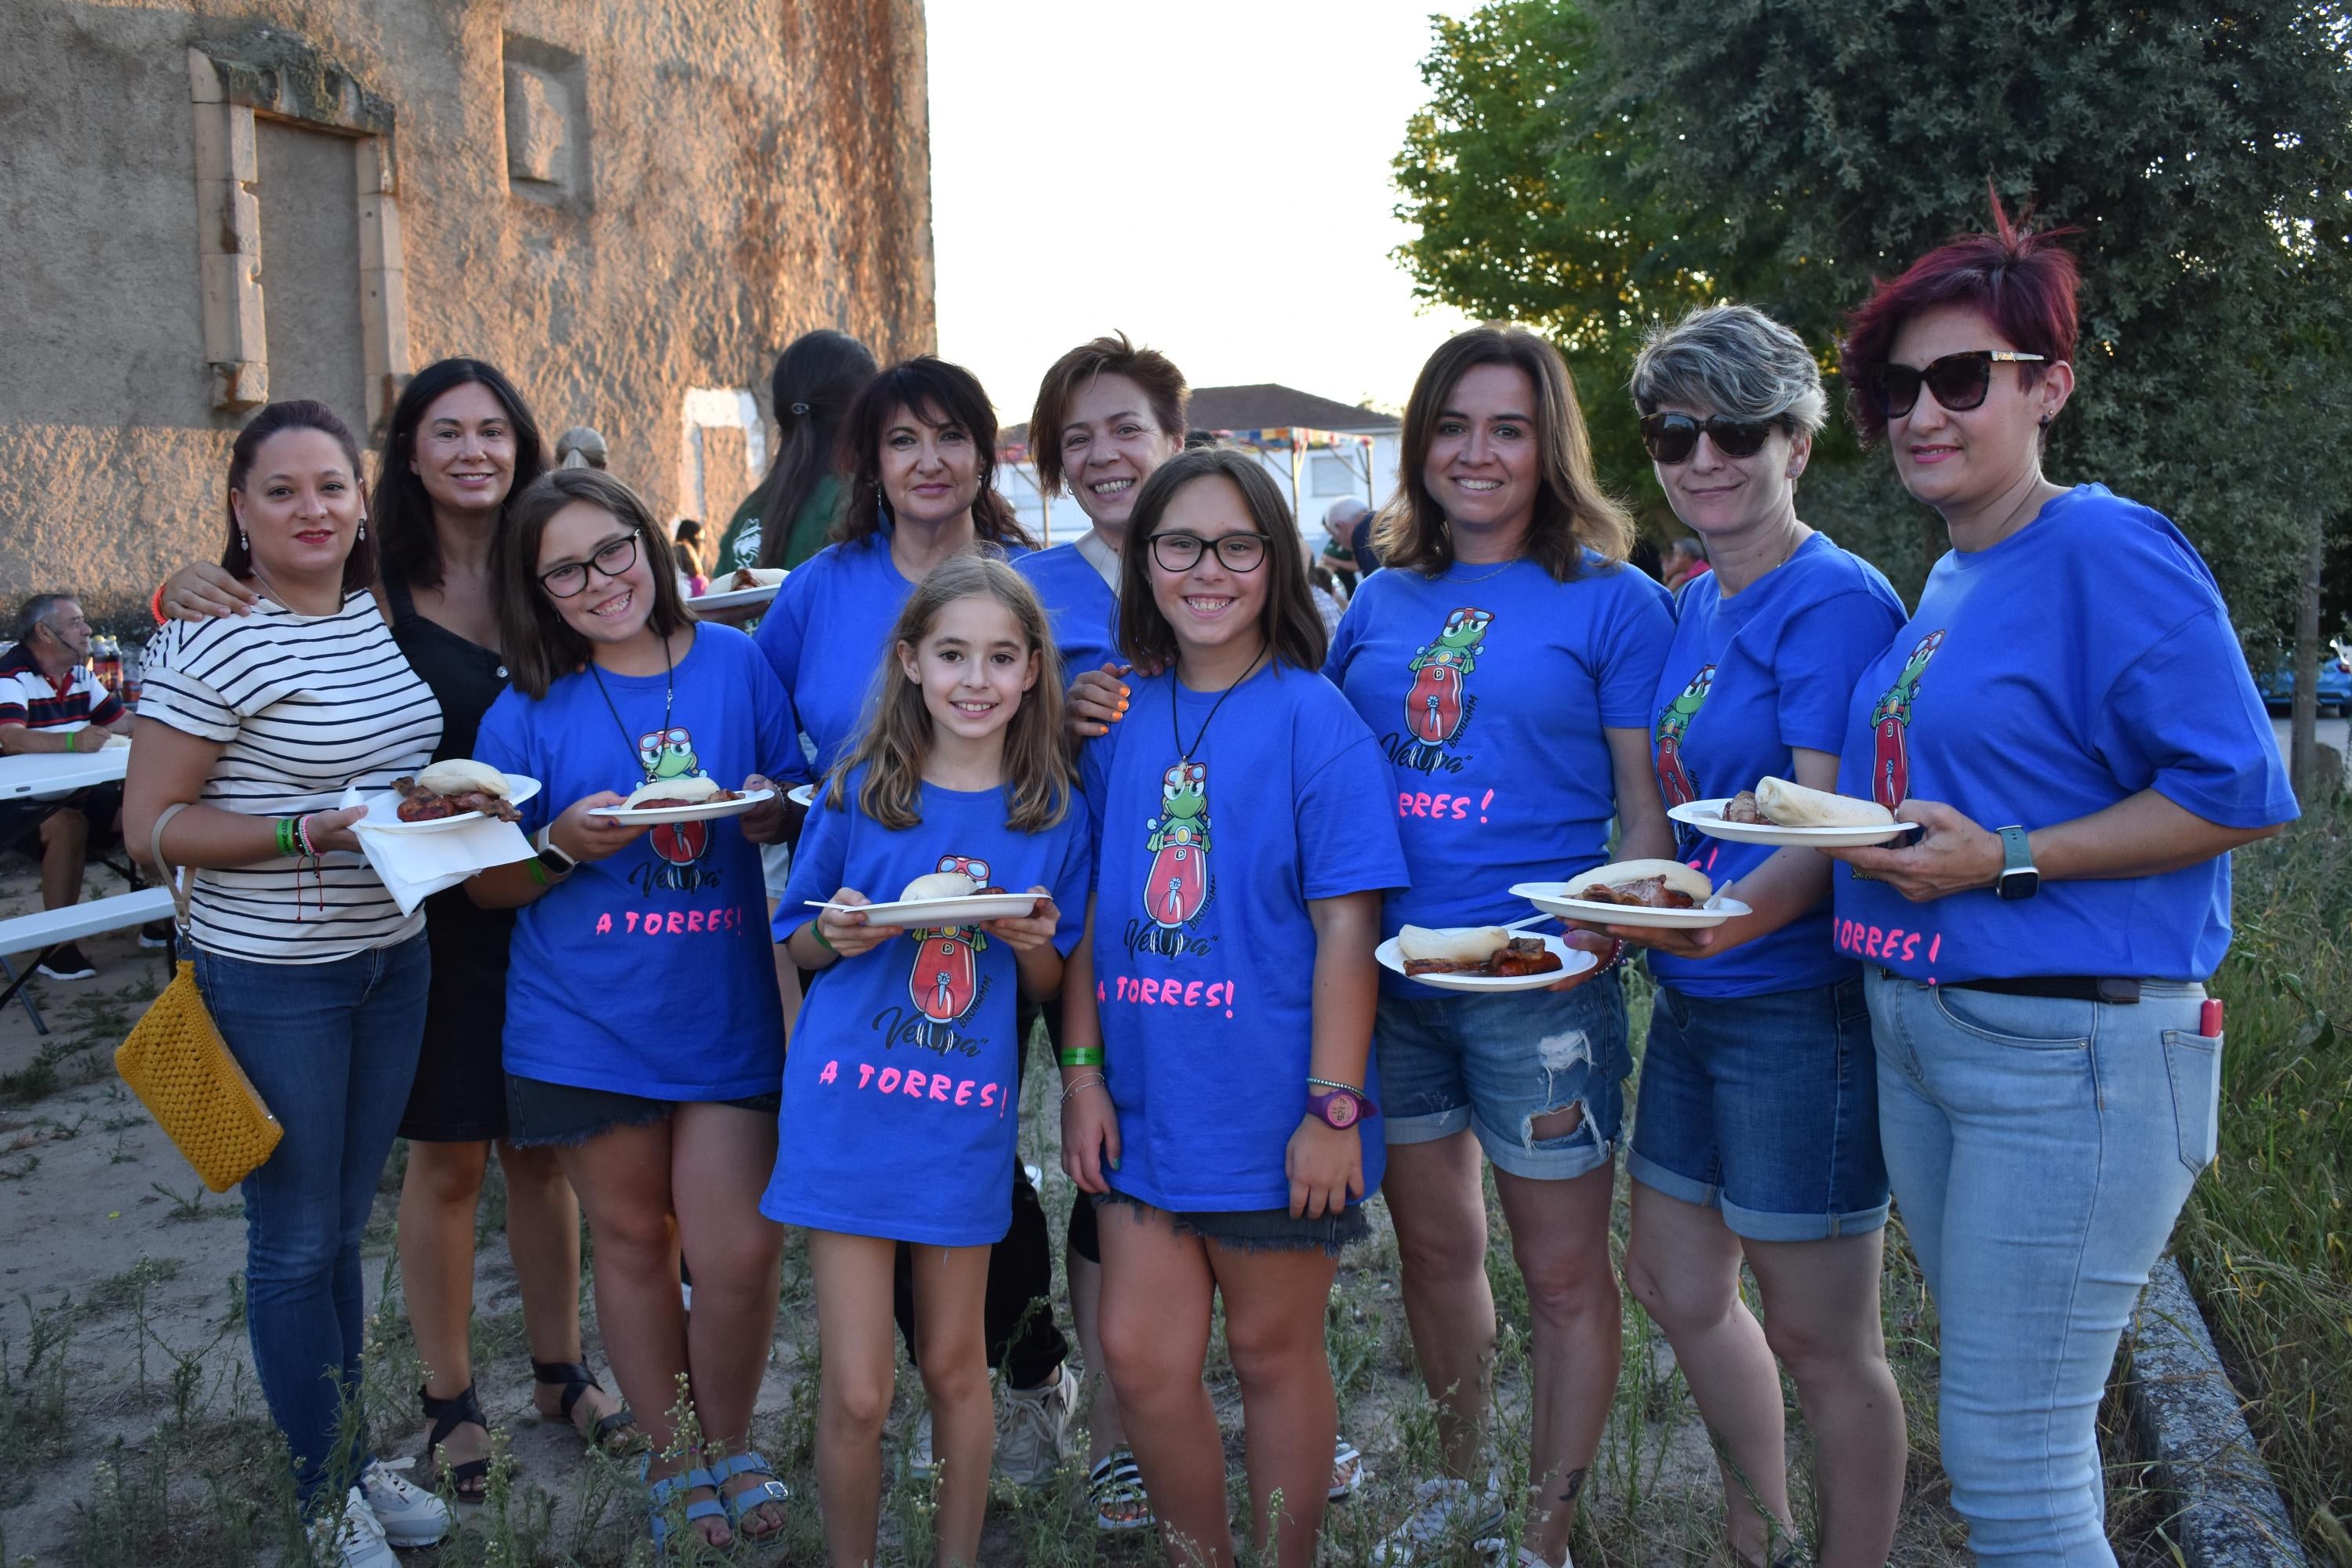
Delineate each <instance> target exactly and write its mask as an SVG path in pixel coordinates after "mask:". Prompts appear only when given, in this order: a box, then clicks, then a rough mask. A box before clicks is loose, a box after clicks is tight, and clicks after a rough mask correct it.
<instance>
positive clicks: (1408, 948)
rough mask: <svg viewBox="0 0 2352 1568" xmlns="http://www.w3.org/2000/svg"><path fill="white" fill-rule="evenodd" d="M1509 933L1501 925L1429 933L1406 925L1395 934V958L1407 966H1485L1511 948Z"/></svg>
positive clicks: (1424, 929)
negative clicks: (1456, 964) (1489, 960)
mask: <svg viewBox="0 0 2352 1568" xmlns="http://www.w3.org/2000/svg"><path fill="white" fill-rule="evenodd" d="M1510 941H1511V933H1510V932H1509V931H1505V930H1504V929H1503V928H1502V927H1501V926H1465V927H1464V928H1462V929H1460V930H1458V931H1432V930H1430V929H1429V928H1428V927H1427V926H1406V927H1404V928H1403V929H1402V930H1401V931H1398V932H1397V956H1398V957H1399V958H1402V959H1403V960H1404V961H1405V962H1406V963H1417V962H1424V961H1426V962H1434V963H1467V964H1477V963H1486V961H1487V960H1488V959H1490V958H1492V957H1494V956H1495V954H1496V953H1497V952H1501V951H1502V950H1503V949H1504V948H1506V947H1507V946H1509V945H1510Z"/></svg>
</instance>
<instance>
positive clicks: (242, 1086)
mask: <svg viewBox="0 0 2352 1568" xmlns="http://www.w3.org/2000/svg"><path fill="white" fill-rule="evenodd" d="M182 810H184V803H183V804H182V805H173V806H170V807H168V808H166V809H165V810H164V811H163V813H162V814H161V815H160V816H158V817H157V818H156V821H155V837H154V851H155V865H156V867H157V868H159V869H160V870H162V871H163V874H164V877H165V878H166V879H167V880H168V881H169V882H170V885H171V889H172V903H173V908H175V909H176V910H178V911H179V929H180V933H181V937H182V940H183V943H184V942H185V938H186V935H187V930H188V882H189V880H190V879H191V878H192V877H193V876H194V873H193V872H189V871H185V870H183V871H180V872H178V873H176V874H175V873H174V872H173V868H171V867H170V866H169V865H167V864H165V862H164V860H163V825H164V824H165V823H167V822H169V821H171V820H172V818H173V817H174V816H178V815H179V814H180V812H181V811H182ZM114 1070H115V1071H116V1072H119V1073H121V1075H122V1081H123V1082H125V1083H127V1084H129V1085H130V1086H131V1092H132V1093H134V1094H136V1095H137V1096H138V1097H139V1099H140V1100H141V1102H142V1103H143V1104H144V1105H145V1106H146V1107H147V1110H148V1114H150V1115H152V1117H154V1118H155V1124H156V1125H157V1126H159V1127H161V1128H163V1131H164V1134H165V1135H166V1136H167V1137H169V1138H170V1139H171V1140H172V1142H173V1143H174V1144H176V1145H177V1146H178V1148H179V1151H180V1152H181V1153H182V1154H183V1155H184V1156H186V1158H187V1162H188V1163H189V1164H191V1165H193V1166H194V1167H195V1171H196V1174H197V1175H199V1176H202V1177H203V1178H204V1182H205V1186H207V1187H210V1188H211V1189H212V1190H213V1191H214V1192H216V1193H225V1192H226V1191H228V1190H229V1188H231V1187H233V1186H235V1185H236V1184H237V1183H239V1182H241V1181H243V1180H244V1179H245V1178H246V1176H247V1174H248V1173H251V1172H252V1171H253V1170H254V1169H256V1168H257V1166H259V1165H260V1164H261V1163H262V1162H263V1161H265V1160H267V1159H268V1158H269V1154H270V1151H272V1150H274V1149H276V1148H277V1147H278V1139H280V1138H282V1137H284V1136H285V1135H286V1130H285V1129H284V1128H283V1127H281V1126H279V1125H278V1118H276V1117H275V1116H272V1115H271V1114H270V1113H269V1107H268V1106H267V1105H264V1104H263V1103H262V1102H261V1096H260V1095H259V1094H258V1093H257V1092H256V1090H255V1089H254V1087H253V1081H252V1080H251V1079H248V1078H247V1077H246V1076H245V1069H244V1068H241V1067H239V1066H237V1064H236V1058H235V1057H234V1056H231V1055H230V1054H229V1048H228V1046H227V1043H226V1042H225V1041H224V1040H222V1038H221V1036H220V1030H219V1029H218V1028H216V1027H215V1026H214V1024H213V1016H212V1014H211V1013H210V1012H209V1011H208V1010H207V1009H206V1008H205V998H204V994H203V993H202V992H200V991H198V990H197V989H196V966H195V965H194V963H190V962H189V961H188V960H186V959H182V960H181V961H180V965H179V972H178V973H175V974H173V976H172V983H171V984H169V985H166V986H165V987H163V994H162V995H160V996H158V997H156V998H155V1000H154V1001H153V1003H152V1004H151V1005H149V1006H148V1008H147V1012H146V1015H145V1016H143V1017H142V1018H141V1019H140V1020H139V1022H138V1023H137V1024H136V1025H134V1026H132V1028H131V1036H130V1037H129V1038H128V1039H126V1040H124V1041H123V1042H122V1044H121V1046H120V1047H117V1048H116V1050H115V1053H114Z"/></svg>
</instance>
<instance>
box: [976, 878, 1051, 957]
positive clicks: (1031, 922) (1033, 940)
mask: <svg viewBox="0 0 2352 1568" xmlns="http://www.w3.org/2000/svg"><path fill="white" fill-rule="evenodd" d="M1029 890H1030V891H1031V892H1033V893H1034V894H1036V895H1037V903H1036V906H1035V907H1034V908H1033V909H1032V910H1030V911H1029V912H1028V913H1027V914H1025V915H1007V916H1005V917H1004V918H1003V919H1002V920H993V921H982V922H981V926H980V929H981V930H982V931H986V932H988V933H989V934H990V935H991V936H1000V937H1003V939H1004V940H1005V942H1008V943H1009V944H1011V945H1012V946H1013V948H1014V949H1015V950H1016V951H1018V952H1033V951H1034V950H1035V949H1037V948H1040V947H1043V946H1044V945H1045V943H1047V942H1051V941H1053V940H1054V927H1055V925H1057V924H1059V923H1060V921H1061V918H1062V915H1061V911H1060V910H1057V909H1056V908H1055V906H1054V895H1053V894H1052V893H1050V892H1047V891H1046V890H1045V889H1044V888H1042V887H1039V888H1032V889H1029Z"/></svg>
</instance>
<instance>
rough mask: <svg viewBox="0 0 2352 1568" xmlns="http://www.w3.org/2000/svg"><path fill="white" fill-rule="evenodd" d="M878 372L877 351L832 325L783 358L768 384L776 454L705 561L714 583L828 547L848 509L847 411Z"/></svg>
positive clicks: (788, 564)
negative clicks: (840, 452) (843, 447)
mask: <svg viewBox="0 0 2352 1568" xmlns="http://www.w3.org/2000/svg"><path fill="white" fill-rule="evenodd" d="M874 371H875V364H874V354H873V352H872V351H871V350H869V349H868V348H866V345H865V344H864V343H861V342H858V341H857V340H856V338H853V337H851V336H849V335H848V334H847V333H845V332H836V331H832V330H831V329H829V328H819V329H818V330H817V331H814V332H803V333H802V334H801V335H800V336H799V337H797V338H794V339H793V341H792V343H791V344H790V346H788V347H787V348H786V349H785V350H784V352H783V353H780V354H778V355H777V356H776V369H775V373H774V374H773V375H772V376H771V377H770V378H769V383H768V387H769V391H770V393H771V394H772V397H773V402H774V405H775V416H776V459H775V461H774V462H772V463H771V464H770V465H768V477H767V478H766V479H761V481H760V487H759V489H755V490H753V491H752V492H751V494H750V495H748V496H745V497H744V498H743V504H742V505H740V506H739V507H737V508H736V509H735V515H734V516H733V517H731V518H729V519H728V520H727V531H726V532H724V533H722V534H720V535H719V546H718V548H717V549H716V550H715V551H713V552H711V553H710V555H709V557H708V559H707V561H706V563H705V564H706V565H707V566H708V567H709V574H710V576H711V577H712V578H713V579H714V580H715V579H718V578H721V577H724V576H726V575H727V574H730V573H731V572H735V571H737V570H739V569H740V568H742V567H745V566H782V567H784V568H785V569H786V570H790V569H791V568H793V567H794V566H798V565H799V564H800V563H802V562H803V561H806V560H807V559H808V558H809V557H810V556H812V555H814V554H815V553H816V552H818V551H820V550H822V549H824V545H825V540H826V538H827V536H828V535H830V534H831V533H832V531H833V522H834V519H835V516H836V515H837V514H838V513H839V512H840V510H841V492H842V486H841V472H840V461H841V459H840V458H839V457H838V456H837V455H836V449H837V447H839V445H840V438H841V421H842V416H844V415H845V414H846V413H848V412H849V405H850V402H851V400H852V399H854V398H856V395H857V394H858V390H859V389H860V388H862V387H863V386H865V384H866V383H867V382H869V381H871V380H873V379H874ZM771 522H772V523H773V526H772V527H771V526H769V524H770V523H771Z"/></svg>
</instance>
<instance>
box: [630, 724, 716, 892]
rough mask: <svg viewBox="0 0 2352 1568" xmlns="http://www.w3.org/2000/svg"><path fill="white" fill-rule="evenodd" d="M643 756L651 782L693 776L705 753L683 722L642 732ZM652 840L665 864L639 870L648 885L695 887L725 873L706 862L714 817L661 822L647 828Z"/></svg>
mask: <svg viewBox="0 0 2352 1568" xmlns="http://www.w3.org/2000/svg"><path fill="white" fill-rule="evenodd" d="M637 761H638V762H639V763H642V764H643V765H644V767H645V770H646V782H647V783H649V784H658V783H660V782H662V781H663V780H665V779H681V778H690V777H692V776H693V775H695V774H697V773H700V772H701V771H702V763H701V759H699V758H698V757H697V756H696V755H695V754H694V735H693V733H692V732H691V731H688V730H687V729H686V728H685V727H684V726H682V725H680V726H677V727H675V728H672V729H667V730H648V731H646V732H645V733H644V734H642V735H640V736H638V737H637ZM646 843H647V844H648V845H650V846H652V847H653V852H654V854H655V855H656V857H657V858H659V859H660V861H661V864H659V865H657V866H653V865H649V866H645V867H641V868H639V869H638V871H637V872H636V873H635V879H637V880H638V881H640V882H641V883H642V889H641V890H642V891H644V892H646V893H647V894H652V893H654V892H656V891H669V892H678V893H691V892H693V891H694V890H695V889H698V888H710V887H716V886H718V884H719V873H718V872H716V871H713V870H709V869H708V868H705V867H703V865H702V864H701V860H702V858H703V856H704V855H706V854H708V853H709V849H710V824H709V823H708V822H657V823H656V824H654V826H652V827H651V828H649V829H647V830H646Z"/></svg>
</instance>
